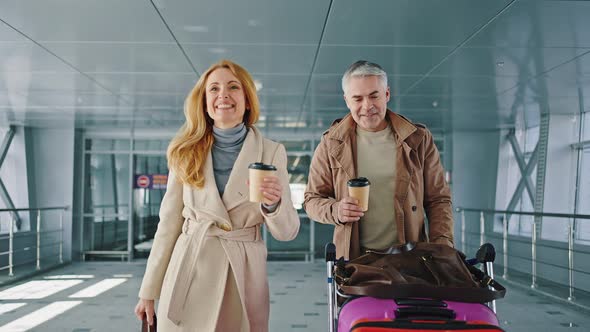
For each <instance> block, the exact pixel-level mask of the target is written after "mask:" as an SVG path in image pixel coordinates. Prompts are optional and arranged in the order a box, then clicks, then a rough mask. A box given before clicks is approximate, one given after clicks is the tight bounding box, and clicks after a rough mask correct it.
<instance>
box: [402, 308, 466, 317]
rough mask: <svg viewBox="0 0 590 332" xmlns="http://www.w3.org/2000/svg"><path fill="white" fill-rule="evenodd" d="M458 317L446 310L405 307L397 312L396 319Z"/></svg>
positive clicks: (451, 311)
mask: <svg viewBox="0 0 590 332" xmlns="http://www.w3.org/2000/svg"><path fill="white" fill-rule="evenodd" d="M456 316H457V315H456V314H455V311H453V310H450V309H444V308H431V307H404V308H398V309H396V310H395V317H396V318H398V319H404V318H414V317H420V318H426V317H427V318H442V319H455V317H456Z"/></svg>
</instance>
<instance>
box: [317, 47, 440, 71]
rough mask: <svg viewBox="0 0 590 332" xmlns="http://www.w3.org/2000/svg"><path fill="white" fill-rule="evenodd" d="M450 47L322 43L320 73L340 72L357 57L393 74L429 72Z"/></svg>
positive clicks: (318, 64)
mask: <svg viewBox="0 0 590 332" xmlns="http://www.w3.org/2000/svg"><path fill="white" fill-rule="evenodd" d="M450 51H451V48H448V47H394V46H362V47H359V46H357V45H351V46H330V45H326V46H322V48H321V49H320V53H319V57H318V62H317V66H316V70H315V71H314V73H316V74H339V75H342V74H344V72H345V71H346V69H347V68H348V67H349V66H350V65H351V64H352V63H354V62H355V61H357V60H367V61H371V62H375V63H377V64H379V65H380V66H381V67H383V69H384V70H385V71H386V72H387V73H388V74H389V75H393V74H395V75H417V74H425V73H426V72H427V71H428V70H430V68H432V67H433V66H434V65H436V64H437V63H439V62H440V61H441V60H442V59H443V58H444V57H445V56H446V55H447V54H448V53H449V52H450Z"/></svg>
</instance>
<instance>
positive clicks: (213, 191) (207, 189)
mask: <svg viewBox="0 0 590 332" xmlns="http://www.w3.org/2000/svg"><path fill="white" fill-rule="evenodd" d="M204 173H205V186H204V187H203V188H202V189H194V188H193V189H192V196H193V204H194V208H195V209H196V210H197V211H203V212H205V213H207V214H209V215H210V217H213V219H216V220H217V219H221V220H224V221H227V222H229V215H228V213H227V209H226V207H225V205H224V204H223V201H222V200H221V197H219V191H218V190H217V185H216V183H215V175H214V174H213V160H212V158H211V151H209V154H208V155H207V160H206V161H205V168H204Z"/></svg>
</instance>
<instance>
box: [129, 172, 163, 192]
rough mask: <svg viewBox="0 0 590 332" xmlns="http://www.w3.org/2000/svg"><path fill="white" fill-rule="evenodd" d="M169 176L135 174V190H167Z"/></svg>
mask: <svg viewBox="0 0 590 332" xmlns="http://www.w3.org/2000/svg"><path fill="white" fill-rule="evenodd" d="M166 183H168V174H135V181H134V182H133V188H134V189H166Z"/></svg>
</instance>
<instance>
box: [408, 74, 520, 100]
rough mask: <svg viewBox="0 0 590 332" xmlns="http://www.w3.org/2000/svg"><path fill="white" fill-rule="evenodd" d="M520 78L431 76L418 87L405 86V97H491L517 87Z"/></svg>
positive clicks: (417, 85)
mask: <svg viewBox="0 0 590 332" xmlns="http://www.w3.org/2000/svg"><path fill="white" fill-rule="evenodd" d="M518 80H519V78H518V77H512V76H509V77H504V76H496V77H493V76H490V77H487V76H457V77H447V76H429V77H426V78H425V79H424V80H422V81H420V82H419V83H418V84H416V85H411V87H410V86H407V85H404V86H402V87H401V88H402V89H403V88H406V90H403V91H404V92H403V93H404V95H455V94H457V95H477V96H490V95H495V94H496V93H497V92H500V91H504V90H507V89H510V88H512V87H514V86H515V85H517V83H518Z"/></svg>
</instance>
